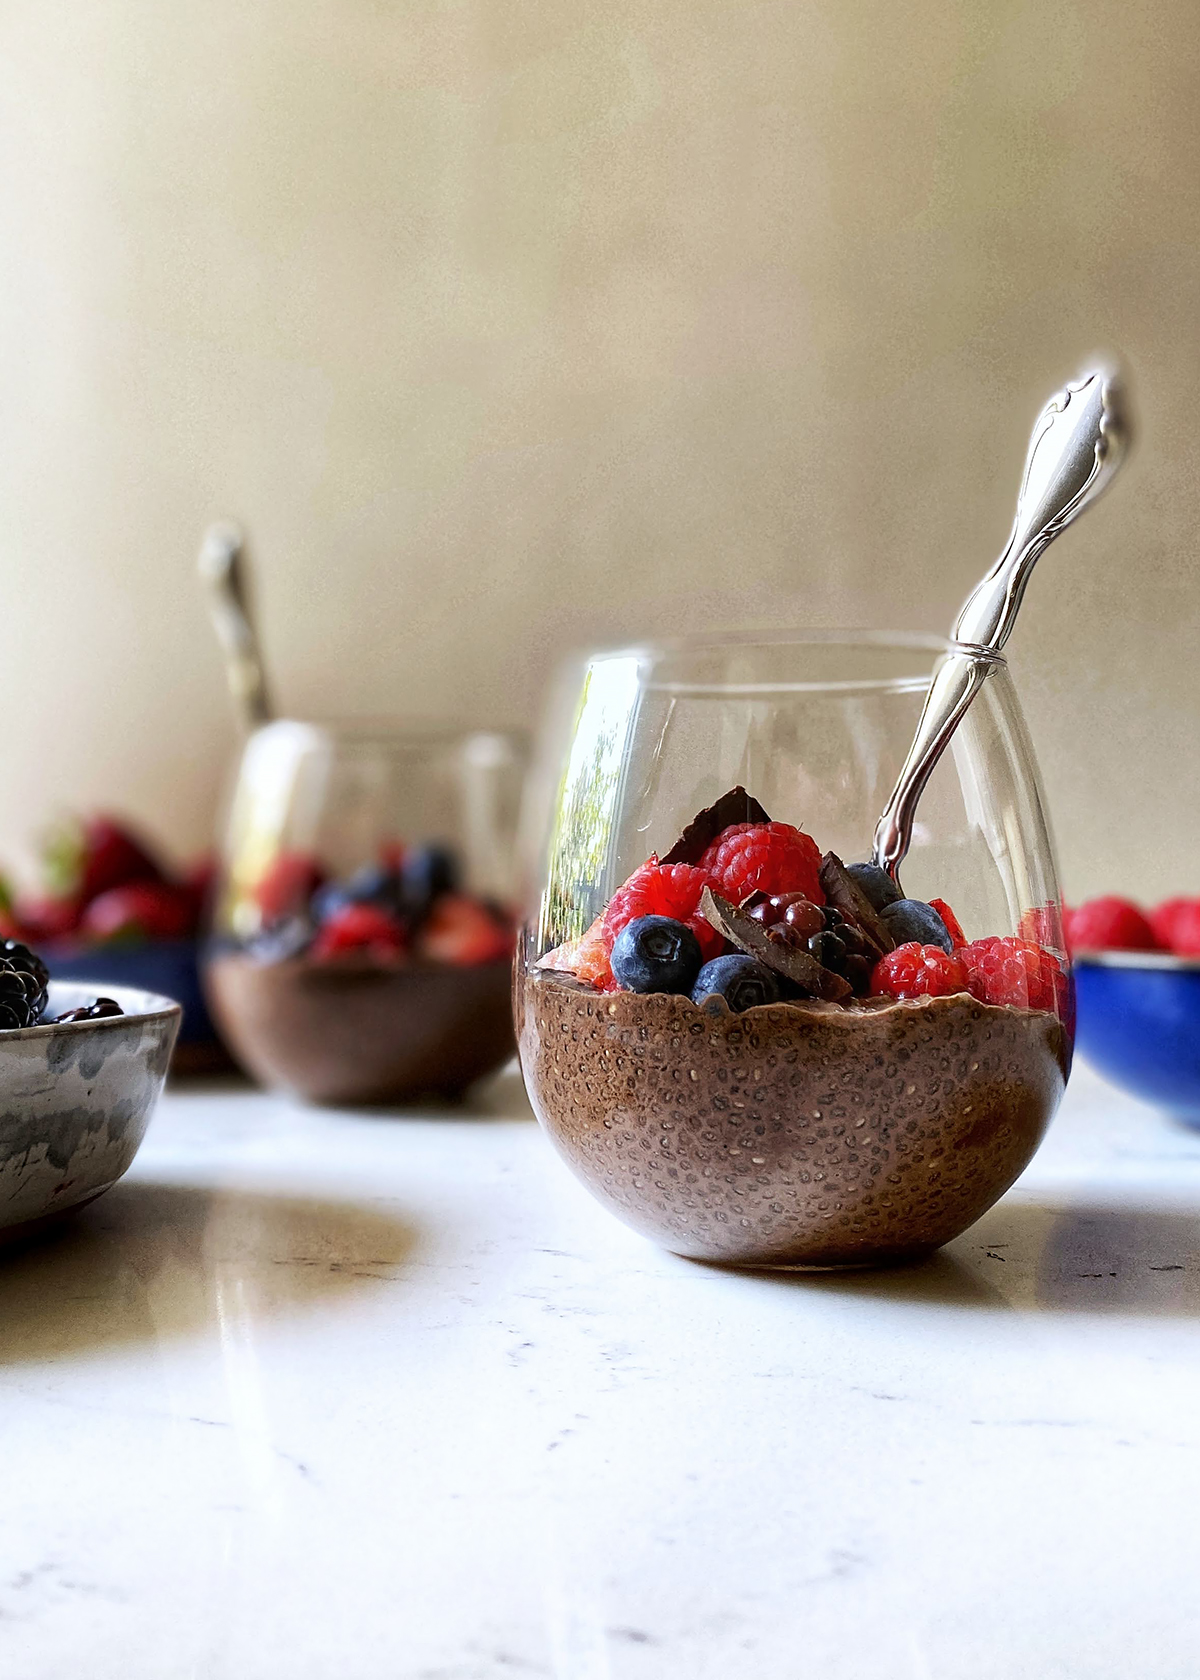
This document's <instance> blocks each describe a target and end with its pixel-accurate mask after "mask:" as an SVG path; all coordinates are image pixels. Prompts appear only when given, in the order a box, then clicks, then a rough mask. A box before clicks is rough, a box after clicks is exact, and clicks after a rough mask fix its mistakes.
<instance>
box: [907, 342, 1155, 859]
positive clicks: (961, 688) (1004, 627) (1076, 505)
mask: <svg viewBox="0 0 1200 1680" xmlns="http://www.w3.org/2000/svg"><path fill="white" fill-rule="evenodd" d="M1128 447H1129V417H1128V414H1127V412H1126V409H1125V404H1124V399H1123V392H1122V389H1121V385H1120V382H1119V379H1118V376H1117V374H1116V372H1115V371H1114V370H1113V369H1112V368H1110V367H1099V368H1093V369H1092V370H1091V372H1089V373H1085V374H1083V375H1082V377H1081V378H1079V379H1075V380H1072V381H1071V383H1070V384H1069V385H1068V386H1067V388H1066V390H1065V391H1060V392H1059V393H1058V395H1057V396H1056V397H1052V398H1051V399H1050V401H1049V402H1048V403H1047V404H1046V406H1045V408H1044V409H1043V410H1042V412H1041V414H1039V415H1038V418H1037V424H1036V425H1035V426H1034V428H1033V436H1032V438H1031V439H1030V443H1029V454H1028V456H1027V457H1026V460H1025V475H1024V477H1023V478H1022V480H1021V490H1020V494H1019V495H1018V497H1017V517H1016V519H1015V520H1014V521H1013V528H1012V532H1011V534H1010V536H1009V539H1008V542H1007V544H1006V546H1005V548H1004V552H1003V553H1002V554H1001V556H1000V558H999V559H998V560H997V561H996V563H995V565H994V566H993V567H992V569H991V571H990V572H988V574H987V576H986V577H985V578H983V579H982V581H981V582H980V583H978V584H977V585H976V586H975V588H974V589H973V590H972V592H971V594H970V595H969V596H968V597H967V601H966V605H965V606H964V607H963V609H962V611H961V612H960V613H959V615H958V622H957V623H956V624H955V626H954V629H953V631H952V632H951V640H952V642H953V644H954V645H953V646H952V647H951V649H950V652H949V653H947V654H946V656H945V658H944V659H943V660H942V661H941V663H940V664H939V666H938V668H937V670H936V671H935V672H934V676H933V680H932V682H931V683H930V685H929V693H928V695H927V696H926V699H925V708H924V710H923V711H922V713H921V721H920V722H919V723H918V725H917V733H916V736H915V738H914V740H913V744H912V746H911V747H910V749H909V753H908V757H907V758H906V759H905V761H904V768H903V769H902V770H901V772H900V779H899V780H898V781H897V783H896V786H895V788H894V790H893V792H892V796H891V798H890V799H889V800H888V802H887V805H886V806H885V807H884V812H883V815H882V816H881V817H880V819H879V826H878V827H877V828H876V830H875V862H876V863H877V864H879V865H880V867H881V868H883V869H886V870H887V872H888V874H889V875H890V876H891V877H892V879H893V881H895V882H896V883H897V885H898V884H899V879H900V865H901V864H902V863H903V862H904V859H905V857H906V856H907V854H908V848H909V845H910V843H911V841H912V828H913V818H914V816H915V815H916V809H917V803H918V801H919V800H920V797H921V795H922V794H923V793H924V791H925V785H926V783H927V782H928V781H929V777H930V775H931V774H932V772H933V768H934V766H935V765H936V764H937V762H938V760H939V759H940V758H941V756H942V754H943V752H945V750H946V745H947V743H948V742H949V740H950V738H951V736H952V735H953V734H954V731H955V730H956V729H957V728H958V726H959V724H960V723H961V722H962V720H963V717H964V716H965V715H966V711H967V708H968V707H969V706H970V704H971V702H972V700H974V698H975V696H976V695H977V694H978V692H979V690H980V689H981V688H982V687H983V685H984V683H985V682H986V681H987V679H988V676H989V675H990V673H991V672H992V670H993V669H994V667H995V663H996V656H997V655H998V654H999V652H1000V649H1001V648H1002V647H1003V646H1004V644H1005V642H1006V641H1007V640H1008V638H1009V635H1010V633H1011V631H1012V627H1013V624H1014V623H1015V622H1016V617H1017V613H1018V611H1019V610H1020V606H1021V599H1022V597H1023V595H1024V594H1025V586H1026V584H1027V583H1028V582H1029V575H1030V573H1031V572H1032V571H1033V568H1034V565H1035V564H1036V562H1037V561H1038V559H1039V558H1040V556H1041V555H1042V553H1043V552H1044V551H1045V549H1047V548H1048V547H1049V546H1050V544H1051V543H1052V542H1053V541H1054V539H1055V537H1057V536H1058V535H1059V534H1060V533H1061V532H1063V531H1065V530H1066V528H1067V526H1068V525H1069V524H1070V523H1071V521H1072V520H1074V519H1076V518H1078V516H1079V515H1080V514H1081V513H1082V512H1083V510H1084V508H1086V507H1090V506H1091V504H1092V503H1093V502H1094V501H1095V500H1096V497H1097V496H1099V495H1100V493H1101V491H1102V490H1104V489H1105V488H1106V486H1107V485H1108V483H1109V481H1110V480H1111V478H1112V476H1113V474H1114V473H1115V472H1116V470H1117V468H1118V467H1119V466H1120V465H1121V462H1122V461H1123V460H1124V459H1125V455H1126V452H1127V450H1128Z"/></svg>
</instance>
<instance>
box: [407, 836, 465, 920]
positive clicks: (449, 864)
mask: <svg viewBox="0 0 1200 1680" xmlns="http://www.w3.org/2000/svg"><path fill="white" fill-rule="evenodd" d="M458 878H459V869H458V859H457V858H456V857H455V855H454V853H453V852H452V851H450V850H449V848H448V847H446V846H414V847H413V849H412V850H411V851H410V852H408V853H406V854H405V858H404V862H403V863H402V864H401V866H400V887H401V902H402V904H403V906H404V909H405V911H406V912H407V913H408V915H410V916H412V917H413V918H414V919H415V920H418V921H419V920H420V918H421V917H422V916H425V915H427V914H428V913H429V909H430V906H431V905H432V904H433V903H434V901H435V900H436V899H438V898H440V897H441V896H442V894H443V893H452V892H457V891H458Z"/></svg>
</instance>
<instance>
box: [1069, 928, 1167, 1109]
mask: <svg viewBox="0 0 1200 1680" xmlns="http://www.w3.org/2000/svg"><path fill="white" fill-rule="evenodd" d="M1065 930H1066V937H1067V942H1068V944H1069V946H1070V949H1071V952H1072V956H1073V959H1074V964H1075V974H1076V985H1077V988H1078V998H1079V1019H1078V1035H1079V1047H1080V1049H1081V1051H1082V1052H1083V1054H1084V1055H1085V1056H1086V1058H1087V1059H1088V1061H1089V1062H1091V1064H1092V1065H1093V1067H1095V1068H1096V1069H1097V1071H1098V1072H1100V1073H1102V1074H1104V1075H1105V1077H1106V1078H1108V1079H1111V1080H1112V1082H1113V1084H1115V1085H1119V1086H1120V1087H1121V1088H1122V1089H1123V1090H1126V1091H1128V1092H1129V1093H1130V1094H1131V1095H1132V1096H1135V1097H1138V1098H1140V1099H1141V1100H1142V1101H1143V1102H1147V1103H1150V1104H1152V1105H1153V1106H1154V1107H1156V1108H1161V1109H1164V1110H1165V1111H1166V1112H1167V1113H1168V1114H1170V1115H1172V1116H1173V1117H1174V1118H1176V1119H1177V1120H1182V1121H1184V1122H1185V1123H1187V1124H1188V1125H1192V1126H1200V897H1174V898H1168V899H1167V900H1165V902H1163V903H1161V904H1158V905H1155V906H1153V907H1142V906H1140V905H1138V904H1135V903H1134V902H1133V901H1132V900H1131V899H1127V898H1120V897H1116V896H1112V895H1109V896H1106V897H1103V898H1095V899H1090V900H1089V901H1088V902H1087V903H1085V904H1081V905H1080V906H1079V908H1078V909H1075V910H1068V911H1067V912H1066V914H1065Z"/></svg>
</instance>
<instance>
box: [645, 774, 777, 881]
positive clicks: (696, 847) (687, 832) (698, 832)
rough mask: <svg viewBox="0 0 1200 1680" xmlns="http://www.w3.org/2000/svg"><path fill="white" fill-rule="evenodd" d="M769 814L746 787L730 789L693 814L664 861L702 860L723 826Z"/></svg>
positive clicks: (765, 819) (763, 818)
mask: <svg viewBox="0 0 1200 1680" xmlns="http://www.w3.org/2000/svg"><path fill="white" fill-rule="evenodd" d="M770 820H771V819H770V817H769V816H768V815H767V813H766V812H765V811H764V810H763V808H762V806H761V805H760V804H759V803H758V800H757V799H754V798H752V797H751V795H750V794H748V793H747V792H746V790H745V788H744V787H735V788H730V790H729V792H728V793H723V794H722V795H721V797H720V799H718V800H717V802H716V804H715V805H709V806H708V807H707V808H706V809H705V810H703V811H700V812H699V813H698V814H697V815H696V816H694V817H693V818H692V820H691V822H690V823H689V824H688V825H687V827H686V828H685V829H684V831H683V833H682V834H681V835H680V837H679V839H678V840H676V842H675V844H674V845H673V846H672V847H671V850H670V851H669V852H668V853H667V855H666V856H665V857H664V858H661V859H660V860H659V861H660V862H661V863H699V862H700V859H701V858H702V857H703V855H704V853H705V852H706V851H707V850H708V847H709V846H710V844H711V843H712V842H713V841H714V840H715V839H716V838H717V835H718V834H720V833H721V831H722V830H723V829H726V828H732V826H733V824H734V823H765V822H770Z"/></svg>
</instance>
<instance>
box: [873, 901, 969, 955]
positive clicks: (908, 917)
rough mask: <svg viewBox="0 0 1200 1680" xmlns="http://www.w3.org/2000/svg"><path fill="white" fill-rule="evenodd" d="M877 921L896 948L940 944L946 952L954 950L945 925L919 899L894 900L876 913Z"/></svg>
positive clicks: (930, 906)
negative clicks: (898, 946)
mask: <svg viewBox="0 0 1200 1680" xmlns="http://www.w3.org/2000/svg"><path fill="white" fill-rule="evenodd" d="M879 920H880V921H881V922H882V923H883V925H884V927H885V928H886V929H887V930H888V932H889V933H890V934H891V936H892V938H893V939H894V940H895V942H896V944H897V945H909V944H912V943H914V942H915V943H916V944H917V945H940V946H941V948H942V950H943V951H945V952H947V953H949V952H950V951H952V950H953V948H954V947H953V941H952V939H951V937H950V934H949V931H948V929H947V927H946V924H945V922H944V921H943V920H942V918H941V917H940V916H939V915H938V913H937V911H936V910H935V909H934V908H933V906H932V904H923V903H922V901H921V900H920V899H919V898H898V899H897V900H896V902H895V903H894V904H889V905H888V906H887V908H886V909H885V910H881V911H880V912H879Z"/></svg>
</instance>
